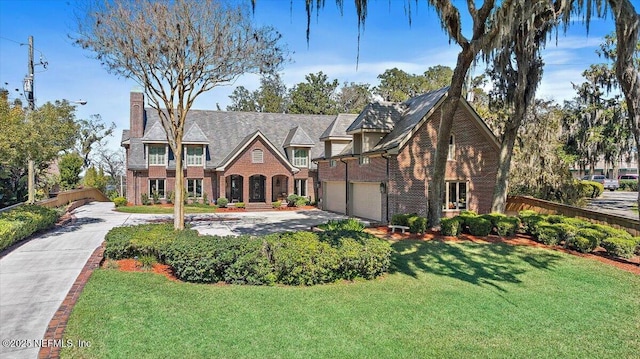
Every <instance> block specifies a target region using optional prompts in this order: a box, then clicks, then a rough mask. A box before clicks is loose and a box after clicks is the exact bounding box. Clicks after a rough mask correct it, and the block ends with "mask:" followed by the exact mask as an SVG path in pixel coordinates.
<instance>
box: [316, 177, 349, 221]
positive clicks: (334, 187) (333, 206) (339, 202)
mask: <svg viewBox="0 0 640 359" xmlns="http://www.w3.org/2000/svg"><path fill="white" fill-rule="evenodd" d="M322 186H323V187H322V188H323V190H322V192H323V201H324V203H323V205H322V207H323V209H325V210H327V211H332V212H337V213H344V211H345V209H346V207H345V206H346V189H345V187H344V182H340V181H330V182H324V183H323V184H322Z"/></svg>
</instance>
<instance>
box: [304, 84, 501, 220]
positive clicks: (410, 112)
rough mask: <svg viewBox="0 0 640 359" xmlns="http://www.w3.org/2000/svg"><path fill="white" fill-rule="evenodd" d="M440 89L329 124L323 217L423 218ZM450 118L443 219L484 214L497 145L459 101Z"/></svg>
mask: <svg viewBox="0 0 640 359" xmlns="http://www.w3.org/2000/svg"><path fill="white" fill-rule="evenodd" d="M447 89H448V88H443V89H440V90H436V91H432V92H429V93H426V94H423V95H420V96H417V97H414V98H412V99H409V100H407V101H405V102H403V103H389V102H386V103H371V104H369V105H368V106H367V107H366V108H365V109H364V110H363V111H362V112H361V113H360V114H359V115H358V117H357V118H356V119H355V120H353V121H350V120H349V118H340V117H338V118H336V119H335V120H334V121H333V122H332V123H331V126H329V127H328V128H327V129H326V130H325V132H324V133H323V134H322V135H321V137H320V140H321V141H322V142H324V153H323V155H322V156H321V157H318V158H314V162H317V164H318V166H317V171H318V181H319V183H320V186H319V191H318V194H319V198H321V200H320V201H319V203H320V205H321V207H322V208H323V209H325V210H330V211H335V212H339V213H346V214H348V215H350V216H356V217H363V218H368V219H373V220H376V221H380V222H388V221H389V220H390V219H391V217H392V216H393V215H394V214H396V213H413V212H415V213H418V214H421V215H426V214H427V196H428V192H429V183H430V181H432V175H431V171H432V169H433V161H434V158H435V144H436V142H437V130H438V126H439V122H440V115H441V110H442V104H443V102H444V100H445V98H446V96H447ZM460 101H461V103H460V105H459V107H458V111H457V112H456V114H455V117H454V123H453V129H452V135H451V138H450V142H449V153H448V162H447V168H446V174H445V182H446V186H445V187H446V195H445V200H444V203H443V204H442V205H443V213H444V215H446V216H452V215H454V214H456V213H458V212H460V211H462V210H474V211H477V212H481V213H483V212H489V211H490V208H491V197H492V194H493V188H494V186H495V179H496V172H497V162H498V155H499V143H498V140H497V139H496V137H495V136H494V135H493V133H492V132H491V130H489V128H488V127H487V126H486V124H485V123H484V121H483V120H482V119H481V118H480V117H479V116H478V114H477V113H476V112H475V111H474V110H473V109H472V108H471V106H470V105H469V104H468V103H467V102H466V101H465V100H464V99H461V100H460Z"/></svg>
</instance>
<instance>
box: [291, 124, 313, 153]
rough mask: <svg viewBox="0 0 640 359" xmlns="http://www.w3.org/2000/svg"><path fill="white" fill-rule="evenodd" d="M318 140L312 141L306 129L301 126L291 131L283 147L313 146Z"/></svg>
mask: <svg viewBox="0 0 640 359" xmlns="http://www.w3.org/2000/svg"><path fill="white" fill-rule="evenodd" d="M317 141H318V140H317V139H316V140H315V141H314V140H312V139H311V138H310V137H309V135H307V133H306V132H304V129H303V128H302V127H300V126H296V127H294V128H292V129H291V130H289V134H288V135H287V138H286V139H285V140H284V144H283V147H285V148H286V147H290V146H313V145H315V143H316V142H317Z"/></svg>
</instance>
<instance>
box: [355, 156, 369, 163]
mask: <svg viewBox="0 0 640 359" xmlns="http://www.w3.org/2000/svg"><path fill="white" fill-rule="evenodd" d="M369 162H370V160H369V157H367V156H360V157H358V163H359V164H361V165H368V164H369Z"/></svg>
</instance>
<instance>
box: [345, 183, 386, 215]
mask: <svg viewBox="0 0 640 359" xmlns="http://www.w3.org/2000/svg"><path fill="white" fill-rule="evenodd" d="M351 186H352V187H351V188H352V191H353V193H352V196H351V199H352V200H351V203H352V208H353V210H352V211H351V212H352V213H351V214H352V215H354V216H356V217H362V218H367V219H373V220H376V221H381V220H382V194H381V193H380V182H373V183H353V184H352V185H351Z"/></svg>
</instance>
